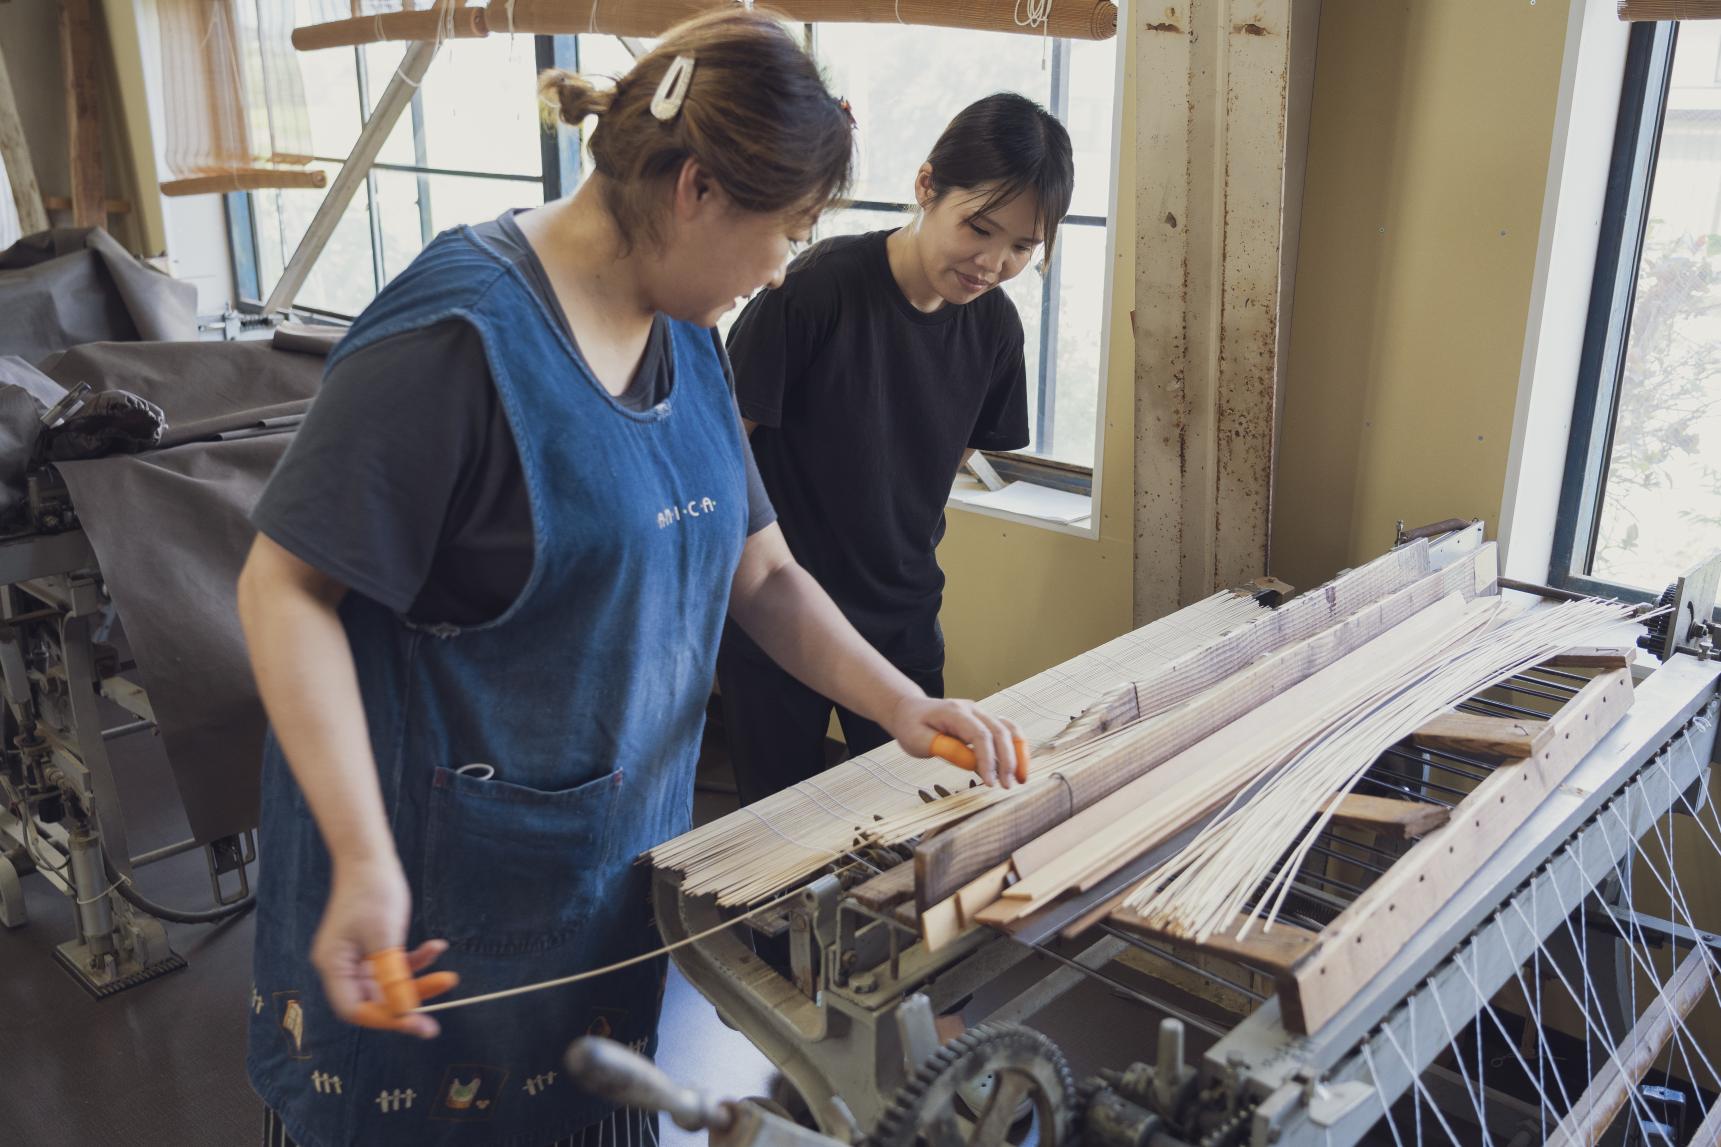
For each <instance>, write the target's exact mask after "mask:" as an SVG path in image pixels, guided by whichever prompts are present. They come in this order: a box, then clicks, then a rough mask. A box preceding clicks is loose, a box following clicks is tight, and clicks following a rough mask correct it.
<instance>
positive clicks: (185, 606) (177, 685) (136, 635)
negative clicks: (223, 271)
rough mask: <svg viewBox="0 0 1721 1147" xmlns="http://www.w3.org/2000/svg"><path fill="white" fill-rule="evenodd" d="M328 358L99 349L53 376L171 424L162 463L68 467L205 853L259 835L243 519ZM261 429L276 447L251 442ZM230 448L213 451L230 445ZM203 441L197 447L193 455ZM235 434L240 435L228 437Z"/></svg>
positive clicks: (245, 346)
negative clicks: (238, 596)
mask: <svg viewBox="0 0 1721 1147" xmlns="http://www.w3.org/2000/svg"><path fill="white" fill-rule="evenodd" d="M322 366H323V362H322V359H320V358H318V357H315V356H313V355H306V354H293V353H288V352H285V351H278V350H274V349H271V347H270V346H269V345H268V344H267V343H263V342H236V343H175V342H168V343H101V344H95V345H92V346H85V347H78V348H77V349H75V350H72V351H68V352H67V353H66V354H64V355H61V356H59V357H58V358H57V359H55V360H53V361H52V362H50V363H49V364H47V366H46V369H47V372H48V374H49V375H50V376H51V377H52V378H53V379H54V380H55V381H57V382H58V383H59V384H60V385H62V386H67V387H70V386H72V385H75V384H76V383H78V382H88V383H90V384H91V385H92V386H93V387H95V388H96V389H97V390H107V389H114V388H119V389H124V390H129V391H131V392H132V393H134V394H137V395H140V396H141V397H144V398H147V399H149V400H150V401H151V402H154V403H155V404H156V405H158V406H160V407H161V408H162V409H163V410H164V411H165V412H166V414H167V419H168V427H169V431H168V433H169V438H168V439H166V440H165V442H164V445H163V447H162V448H161V449H157V450H152V451H150V452H148V453H144V454H136V455H121V456H114V457H109V458H99V459H92V460H89V461H83V462H61V463H57V464H56V465H57V467H58V469H59V471H60V473H61V474H63V475H64V476H65V480H66V485H67V487H68V488H69V490H70V492H71V495H72V504H73V505H74V506H75V507H76V508H77V511H78V517H79V519H80V520H81V521H82V522H83V526H84V530H85V532H86V533H87V534H88V535H89V538H90V542H91V544H92V546H93V547H94V548H95V551H96V557H97V559H98V560H99V562H100V563H101V568H102V573H103V575H104V577H105V578H106V581H107V585H108V589H109V592H110V593H111V594H112V596H113V601H114V605H115V607H116V609H117V610H118V612H119V616H120V621H121V623H122V625H123V626H124V627H125V632H126V636H127V638H128V640H129V641H130V644H131V648H132V652H133V655H134V656H135V657H136V659H137V663H138V669H139V671H140V672H141V674H142V676H143V681H144V686H145V688H147V689H148V690H149V695H150V699H151V701H152V702H153V704H154V706H155V714H156V720H157V722H158V723H159V724H160V726H161V733H162V737H163V740H164V742H165V744H166V748H167V755H168V759H169V761H170V762H171V763H172V766H173V771H174V776H175V778H176V779H177V781H178V783H179V792H180V798H181V800H182V801H183V803H184V805H185V810H186V815H187V817H188V818H189V820H190V821H191V830H192V834H193V835H194V836H195V837H196V838H197V839H198V840H200V841H205V842H207V841H210V840H214V839H216V838H218V837H222V836H227V835H229V834H232V833H235V832H239V831H242V830H244V829H246V828H249V827H251V826H253V825H255V824H256V823H257V789H258V770H259V766H260V760H261V748H262V736H263V727H264V720H263V711H262V706H261V704H260V703H259V701H258V699H257V692H256V686H255V685H254V683H253V682H252V678H251V668H250V664H249V662H248V661H247V659H246V652H245V644H244V639H243V636H242V635H241V633H240V629H239V619H238V616H237V614H236V612H235V594H234V586H235V582H236V581H237V579H238V576H239V569H240V566H241V565H242V564H243V563H244V560H245V554H246V552H247V551H248V550H249V549H250V546H251V540H252V537H253V531H252V529H251V525H250V521H249V516H250V512H251V507H252V506H253V505H254V504H255V503H256V501H257V497H258V495H259V494H260V493H261V492H262V490H263V486H264V484H265V483H266V482H267V481H268V479H269V475H270V473H271V472H272V471H273V470H274V468H275V463H276V462H277V461H279V460H280V457H281V455H282V454H283V453H284V452H285V451H286V448H287V443H288V442H290V441H291V440H292V435H291V430H292V427H293V425H294V424H295V423H296V418H297V416H298V415H300V414H302V413H303V411H304V409H305V407H306V406H307V405H308V404H309V401H310V399H311V397H312V396H313V395H314V394H315V393H316V389H317V385H318V383H319V381H320V380H321V376H322ZM265 420H268V421H269V422H270V423H271V424H272V425H273V426H274V428H275V429H276V432H275V433H264V434H258V433H256V429H257V428H258V427H259V426H260V424H261V423H263V422H264V421H265ZM224 431H225V432H228V434H229V436H227V437H220V436H219V435H221V434H222V433H223V432H224ZM188 432H189V435H194V436H195V437H194V439H193V440H189V441H188V440H187V438H188ZM234 432H237V434H238V435H240V436H237V437H235V436H233V434H234Z"/></svg>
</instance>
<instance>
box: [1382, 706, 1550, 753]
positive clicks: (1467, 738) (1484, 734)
mask: <svg viewBox="0 0 1721 1147" xmlns="http://www.w3.org/2000/svg"><path fill="white" fill-rule="evenodd" d="M1551 735H1552V733H1551V731H1550V730H1549V728H1548V723H1547V722H1546V721H1534V720H1530V719H1528V718H1524V719H1520V718H1516V717H1482V716H1477V715H1476V714H1474V713H1442V714H1441V715H1440V716H1438V717H1436V718H1434V720H1432V721H1430V722H1428V724H1426V725H1424V726H1422V728H1420V729H1418V730H1417V731H1416V732H1415V733H1413V734H1412V735H1411V738H1410V739H1411V740H1412V741H1414V742H1416V743H1417V744H1418V745H1421V746H1422V747H1423V748H1425V749H1449V750H1451V751H1452V752H1454V753H1469V754H1471V755H1472V756H1478V757H1496V758H1498V759H1500V760H1502V761H1511V760H1516V759H1517V758H1519V757H1531V756H1534V755H1535V754H1536V753H1538V752H1540V751H1541V749H1542V748H1543V746H1544V745H1546V743H1547V740H1548V738H1549V737H1550V736H1551Z"/></svg>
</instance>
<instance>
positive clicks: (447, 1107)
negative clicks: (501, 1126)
mask: <svg viewBox="0 0 1721 1147" xmlns="http://www.w3.org/2000/svg"><path fill="white" fill-rule="evenodd" d="M506 1082H508V1069H507V1068H505V1067H489V1066H486V1065H484V1064H478V1063H456V1064H452V1065H450V1066H449V1068H448V1070H447V1071H445V1072H443V1073H442V1085H441V1086H440V1087H438V1088H437V1090H436V1107H435V1109H434V1110H433V1111H432V1112H431V1118H432V1119H447V1120H450V1121H452V1122H456V1123H478V1122H481V1121H482V1120H485V1119H488V1118H490V1117H491V1116H492V1115H494V1114H495V1113H496V1104H497V1102H498V1100H500V1098H501V1096H502V1085H503V1084H504V1083H506Z"/></svg>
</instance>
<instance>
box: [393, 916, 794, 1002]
mask: <svg viewBox="0 0 1721 1147" xmlns="http://www.w3.org/2000/svg"><path fill="white" fill-rule="evenodd" d="M800 895H801V889H799V888H797V889H795V890H793V891H792V892H786V893H784V894H783V895H781V896H779V897H777V898H776V899H775V900H768V901H766V902H765V903H764V904H761V905H759V907H757V908H754V909H752V910H751V911H748V912H743V913H741V915H739V916H737V917H735V918H734V919H733V920H725V921H724V922H723V923H721V924H718V925H716V926H715V927H712V928H707V929H706V930H705V931H703V932H695V933H694V934H693V935H691V936H685V937H683V938H682V939H680V940H677V941H676V942H675V943H673V944H665V945H664V946H663V947H661V948H656V949H653V950H652V951H650V952H643V953H641V954H640V955H638V956H633V957H631V958H629V959H626V960H622V961H620V962H618V963H614V964H610V965H608V966H607V967H603V968H592V969H590V970H589V971H585V972H576V973H574V974H573V975H571V976H562V977H560V978H558V979H554V980H543V981H541V982H539V983H536V984H526V985H524V986H522V987H518V988H506V989H504V990H502V991H500V992H488V993H486V994H484V995H481V996H467V997H466V998H465V999H459V1000H447V1001H444V1002H443V1003H440V1004H427V1005H425V1006H423V1007H419V1008H414V1009H413V1010H412V1011H411V1012H410V1013H408V1014H410V1015H429V1014H430V1013H431V1012H445V1011H450V1010H452V1009H454V1008H465V1007H471V1006H472V1005H473V1004H483V1003H489V1002H491V1001H493V1000H505V999H508V998H509V997H510V996H523V995H526V994H527V993H528V992H541V991H543V990H545V989H546V988H560V987H565V986H566V985H568V984H577V983H580V982H581V981H583V980H595V979H597V978H598V977H599V976H607V975H609V974H610V973H611V972H619V971H622V970H624V969H626V968H631V967H634V966H635V965H638V964H643V963H646V962H647V961H650V960H655V959H657V958H658V957H659V956H667V955H668V954H669V953H671V952H675V951H678V950H680V949H682V948H685V947H687V946H688V945H689V944H696V943H698V942H699V941H701V940H705V939H708V938H710V937H712V936H715V935H717V933H719V932H726V931H728V930H729V929H730V928H733V927H735V926H736V925H737V924H743V923H745V922H746V921H747V920H749V919H750V918H752V917H754V916H757V915H759V914H760V913H761V912H768V911H770V910H771V909H772V908H775V907H777V905H779V904H784V903H787V902H788V901H790V900H793V899H795V898H796V897H798V896H800Z"/></svg>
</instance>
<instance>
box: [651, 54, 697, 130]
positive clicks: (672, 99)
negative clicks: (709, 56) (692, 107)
mask: <svg viewBox="0 0 1721 1147" xmlns="http://www.w3.org/2000/svg"><path fill="white" fill-rule="evenodd" d="M692 83H693V57H692V56H677V57H675V59H673V60H671V61H670V62H669V68H668V70H667V71H665V72H664V73H663V79H661V80H659V81H658V84H657V92H656V94H654V95H653V96H652V97H651V114H652V115H654V116H656V117H657V118H658V119H660V120H662V121H663V122H664V123H668V122H669V121H670V120H672V119H674V118H675V117H676V116H677V115H678V114H679V113H680V111H681V105H682V103H683V102H685V101H686V99H687V89H688V87H689V86H690V85H691V84H692Z"/></svg>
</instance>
